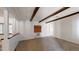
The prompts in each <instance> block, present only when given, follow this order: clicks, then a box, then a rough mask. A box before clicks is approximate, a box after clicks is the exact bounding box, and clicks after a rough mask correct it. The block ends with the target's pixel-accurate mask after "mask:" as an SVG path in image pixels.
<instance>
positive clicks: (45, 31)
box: [40, 23, 54, 37]
mask: <svg viewBox="0 0 79 59" xmlns="http://www.w3.org/2000/svg"><path fill="white" fill-rule="evenodd" d="M41 26H42V32H41V35H40V36H41V37H46V36H53V34H54V33H53V23H49V24H46V23H41Z"/></svg>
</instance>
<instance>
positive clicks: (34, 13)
mask: <svg viewBox="0 0 79 59" xmlns="http://www.w3.org/2000/svg"><path fill="white" fill-rule="evenodd" d="M39 8H40V7H35V9H34V11H33V14H32V16H31V19H30V21H32V20H33V18H34V16H35V15H36V13H37V11H38V9H39Z"/></svg>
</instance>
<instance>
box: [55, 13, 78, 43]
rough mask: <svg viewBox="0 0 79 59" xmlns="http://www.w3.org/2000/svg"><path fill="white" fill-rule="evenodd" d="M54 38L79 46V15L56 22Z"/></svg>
mask: <svg viewBox="0 0 79 59" xmlns="http://www.w3.org/2000/svg"><path fill="white" fill-rule="evenodd" d="M54 37H57V38H60V39H64V40H67V41H70V42H74V43H78V44H79V14H77V15H74V16H71V17H68V18H64V19H61V20H60V21H56V22H54Z"/></svg>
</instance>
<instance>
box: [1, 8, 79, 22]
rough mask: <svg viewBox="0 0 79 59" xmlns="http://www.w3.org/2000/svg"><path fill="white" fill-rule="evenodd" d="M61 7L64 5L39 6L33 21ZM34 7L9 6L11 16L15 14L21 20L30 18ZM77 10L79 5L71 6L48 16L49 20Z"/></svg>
mask: <svg viewBox="0 0 79 59" xmlns="http://www.w3.org/2000/svg"><path fill="white" fill-rule="evenodd" d="M61 8H62V7H41V8H39V10H38V12H37V13H36V15H35V17H34V18H33V21H40V20H42V19H43V18H45V17H47V16H48V15H50V14H52V13H54V12H55V11H57V10H59V9H61ZM34 9H35V7H8V10H9V13H10V16H13V15H14V16H15V17H16V18H17V19H19V20H30V18H31V16H32V14H33V11H34ZM76 11H79V8H78V7H71V8H69V9H67V10H65V11H63V12H61V13H59V14H57V15H55V16H52V17H50V18H48V19H47V21H49V20H53V19H56V18H59V17H62V16H65V15H68V14H71V13H74V12H76ZM0 13H1V10H0ZM0 16H1V15H0Z"/></svg>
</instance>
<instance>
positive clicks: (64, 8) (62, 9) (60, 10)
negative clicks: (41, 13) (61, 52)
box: [39, 7, 70, 23]
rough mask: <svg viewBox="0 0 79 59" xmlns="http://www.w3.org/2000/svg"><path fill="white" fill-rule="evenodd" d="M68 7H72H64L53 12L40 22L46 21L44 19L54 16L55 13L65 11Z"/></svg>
mask: <svg viewBox="0 0 79 59" xmlns="http://www.w3.org/2000/svg"><path fill="white" fill-rule="evenodd" d="M68 8H70V7H62V8H61V9H59V10H58V11H56V12H54V13H52V14H51V15H49V16H47V17H45V18H44V19H42V20H41V21H39V23H40V22H42V21H44V20H46V19H48V18H49V17H52V16H54V15H56V14H58V13H60V12H62V11H64V10H66V9H68Z"/></svg>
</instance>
